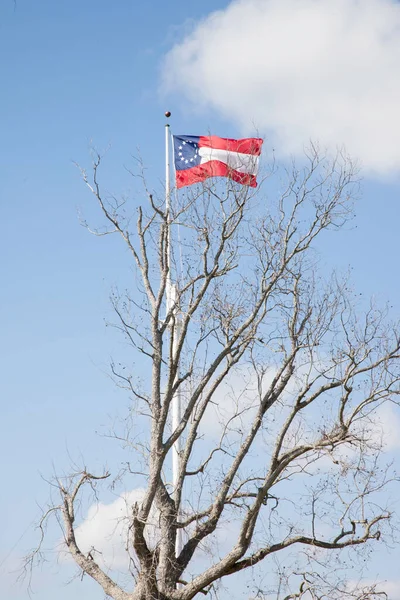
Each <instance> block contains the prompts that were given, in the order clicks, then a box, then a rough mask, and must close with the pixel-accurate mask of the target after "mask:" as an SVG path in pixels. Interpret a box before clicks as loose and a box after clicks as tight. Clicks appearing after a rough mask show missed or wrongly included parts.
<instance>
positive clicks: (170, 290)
mask: <svg viewBox="0 0 400 600" xmlns="http://www.w3.org/2000/svg"><path fill="white" fill-rule="evenodd" d="M165 116H166V117H167V119H168V118H169V117H170V116H171V113H170V112H169V111H167V112H166V113H165ZM169 148H170V131H169V123H166V124H165V211H166V213H167V219H168V232H167V266H168V274H167V284H166V299H167V314H168V312H169V311H170V310H171V308H172V307H173V306H174V305H175V304H176V301H177V293H176V291H177V290H176V285H173V284H172V281H171V229H170V212H171V182H170V152H169ZM174 321H175V322H171V328H170V332H171V335H173V337H174V339H173V346H172V352H173V355H174V356H176V352H177V349H178V340H179V337H180V332H181V320H180V316H179V314H178V311H177V310H175V320H174ZM176 377H177V378H178V377H179V366H178V370H177V373H176ZM180 420H181V393H180V390H178V391H177V392H176V393H175V394H174V397H173V399H172V430H173V431H175V429H176V428H177V427H178V425H179V423H180ZM179 462H180V438H178V439H177V440H176V442H175V443H174V445H173V447H172V487H173V491H174V492H173V493H174V496H175V500H176V501H178V498H177V495H176V490H177V486H178V478H179ZM179 514H180V511H179V508H178V519H179ZM182 547H183V543H182V530H181V529H177V532H176V542H175V555H176V556H179V554H180V553H181V550H182Z"/></svg>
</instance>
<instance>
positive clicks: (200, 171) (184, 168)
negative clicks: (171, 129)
mask: <svg viewBox="0 0 400 600" xmlns="http://www.w3.org/2000/svg"><path fill="white" fill-rule="evenodd" d="M262 143H263V140H262V139H260V138H244V139H241V140H232V139H229V138H220V137H217V136H215V135H206V136H195V135H174V152H175V172H176V187H177V188H181V187H184V186H185V185H192V184H193V183H198V182H201V181H204V180H205V179H207V178H208V177H229V178H230V179H233V180H234V181H236V182H238V183H241V184H243V185H248V186H250V187H256V186H257V181H256V175H257V170H258V163H259V159H260V154H261V147H262Z"/></svg>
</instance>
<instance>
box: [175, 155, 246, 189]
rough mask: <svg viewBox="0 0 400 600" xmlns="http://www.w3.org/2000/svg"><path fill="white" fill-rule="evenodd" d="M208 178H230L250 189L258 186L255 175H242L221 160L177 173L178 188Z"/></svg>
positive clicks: (211, 161)
mask: <svg viewBox="0 0 400 600" xmlns="http://www.w3.org/2000/svg"><path fill="white" fill-rule="evenodd" d="M208 177H229V178H230V179H233V181H236V182H237V183H241V184H243V185H248V186H250V187H256V186H257V182H256V176H255V175H252V174H250V173H241V172H240V171H238V170H235V169H232V168H231V167H229V166H228V165H227V164H226V163H223V162H221V161H219V160H210V161H208V162H206V163H203V164H200V165H196V166H195V167H191V168H189V169H185V170H183V171H176V187H177V188H181V187H184V186H185V185H192V184H193V183H199V182H201V181H204V180H205V179H207V178H208Z"/></svg>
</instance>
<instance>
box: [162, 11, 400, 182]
mask: <svg viewBox="0 0 400 600" xmlns="http://www.w3.org/2000/svg"><path fill="white" fill-rule="evenodd" d="M399 63H400V5H399V3H398V2H395V1H394V0H237V1H236V2H232V3H231V4H229V5H228V7H227V8H226V9H224V10H220V11H218V12H214V13H212V14H210V15H209V16H208V17H207V18H206V19H205V20H204V21H202V22H200V23H198V24H197V25H196V26H195V28H194V29H193V31H192V32H191V33H190V34H189V35H187V36H186V37H185V38H184V39H183V41H182V42H181V43H179V44H177V45H175V47H173V48H172V50H171V51H170V52H169V54H168V55H167V57H166V64H165V68H164V70H163V72H164V87H165V88H166V89H167V90H170V91H171V90H174V91H175V92H178V93H179V94H181V95H182V96H183V97H184V98H188V99H189V100H191V101H192V102H193V104H194V105H196V107H199V106H202V107H203V108H205V109H210V110H217V111H218V112H219V113H221V114H222V115H224V116H225V117H228V118H230V119H232V120H234V121H235V122H236V123H237V124H238V125H239V127H240V128H241V130H242V132H243V133H245V134H251V133H254V127H256V128H258V129H259V131H260V133H261V134H265V135H266V138H267V140H268V142H269V145H271V144H272V145H276V151H277V153H278V154H279V155H280V156H287V155H289V154H294V155H296V154H300V153H302V151H303V147H304V145H307V144H308V142H309V140H310V139H312V140H314V141H318V142H320V143H321V144H322V145H323V146H329V147H331V148H335V147H337V146H342V145H343V144H345V146H346V149H347V150H348V152H349V153H350V154H351V155H352V156H354V157H355V158H358V159H360V160H361V163H362V164H363V166H364V168H365V169H366V170H367V171H369V172H370V173H375V174H380V175H383V174H390V173H395V172H398V171H399V170H400V152H399V143H398V140H399V139H400V118H399V106H400V71H399V68H398V65H399Z"/></svg>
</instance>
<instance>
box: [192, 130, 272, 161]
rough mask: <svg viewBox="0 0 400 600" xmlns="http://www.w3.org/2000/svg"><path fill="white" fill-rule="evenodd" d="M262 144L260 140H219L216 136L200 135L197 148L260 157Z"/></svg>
mask: <svg viewBox="0 0 400 600" xmlns="http://www.w3.org/2000/svg"><path fill="white" fill-rule="evenodd" d="M262 143H263V140H262V139H260V138H243V139H241V140H232V139H230V138H220V137H218V136H216V135H201V136H200V137H199V146H202V147H203V148H216V149H218V150H228V151H229V152H240V153H242V154H253V155H255V156H260V154H261V147H262Z"/></svg>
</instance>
